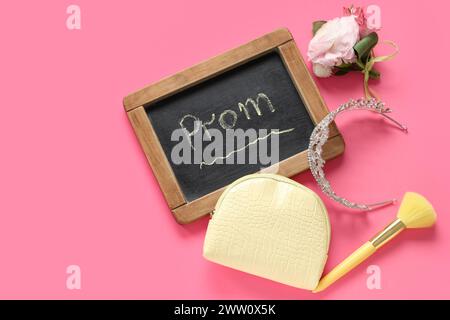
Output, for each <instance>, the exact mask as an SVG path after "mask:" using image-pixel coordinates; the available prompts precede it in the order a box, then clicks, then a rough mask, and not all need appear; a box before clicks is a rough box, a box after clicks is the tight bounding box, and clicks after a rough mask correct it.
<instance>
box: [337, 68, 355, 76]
mask: <svg viewBox="0 0 450 320" xmlns="http://www.w3.org/2000/svg"><path fill="white" fill-rule="evenodd" d="M350 71H351V70H346V69H338V70H336V71H335V72H334V73H333V74H334V75H335V76H343V75H344V74H347V73H349V72H350Z"/></svg>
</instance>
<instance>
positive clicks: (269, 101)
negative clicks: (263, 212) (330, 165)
mask: <svg viewBox="0 0 450 320" xmlns="http://www.w3.org/2000/svg"><path fill="white" fill-rule="evenodd" d="M193 49H194V50H195V48H193ZM123 106H124V108H125V111H126V113H127V116H128V119H129V121H130V123H131V125H132V127H133V130H134V132H135V134H136V137H137V138H138V140H139V143H140V145H141V147H142V150H143V151H144V154H145V156H146V158H147V160H148V163H149V164H150V166H151V168H152V170H153V173H154V175H155V178H156V180H157V181H158V184H159V187H160V189H161V192H162V194H163V195H164V198H165V200H166V202H167V205H168V207H169V208H170V210H171V212H172V213H173V216H174V218H175V219H176V220H177V222H179V223H181V224H185V223H190V222H192V221H194V220H196V219H198V218H200V217H202V216H205V215H207V214H209V213H211V212H212V211H213V210H214V207H215V205H216V203H217V200H218V199H219V197H220V195H221V194H222V192H223V191H224V189H225V187H226V186H227V185H228V184H230V183H231V182H233V181H234V180H236V179H238V178H240V177H242V176H244V175H247V174H250V173H255V172H257V171H260V170H261V169H263V168H266V167H269V172H276V173H278V174H280V175H283V176H286V177H291V176H293V175H295V174H297V173H299V172H301V171H304V170H306V169H308V167H309V163H308V157H307V146H308V142H309V136H310V134H311V132H312V130H313V127H314V126H315V125H316V124H317V123H318V122H319V121H320V120H322V119H323V118H324V117H325V116H326V115H327V114H328V112H329V111H328V109H327V107H326V105H325V103H324V101H323V99H322V98H321V96H320V93H319V91H318V89H317V87H316V85H315V83H314V81H313V78H312V77H311V75H310V73H309V71H308V68H307V66H306V64H305V62H304V61H303V59H302V57H301V55H300V52H299V50H298V47H297V45H296V44H295V41H294V39H293V37H292V34H291V33H290V32H289V30H287V29H286V28H282V29H277V30H275V31H273V32H270V33H268V34H265V35H263V36H261V37H259V38H256V39H254V40H252V41H250V42H248V43H246V44H243V45H241V46H239V47H236V48H234V49H231V50H229V51H226V52H224V53H222V54H220V55H217V56H215V57H212V58H210V59H207V60H205V61H203V62H201V63H199V64H196V65H194V66H191V67H189V68H187V69H184V70H182V71H180V72H178V73H176V74H174V75H172V76H169V77H166V78H163V79H161V80H160V81H157V82H155V83H153V84H149V85H147V86H146V87H144V88H142V89H140V90H137V91H135V92H133V93H131V94H129V95H127V96H126V97H124V100H123ZM194 120H198V122H195V121H194ZM180 132H181V133H180ZM230 132H231V133H232V134H229V133H230ZM194 133H195V134H194ZM239 133H240V134H239ZM243 136H244V137H245V139H243ZM183 138H184V139H183ZM198 138H199V139H198ZM202 138H204V139H202ZM180 140H181V141H184V143H183V142H181V141H180ZM276 142H278V145H277V146H275V143H276ZM199 143H200V144H201V146H199ZM180 146H181V148H180ZM230 147H231V148H230ZM277 151H278V152H277ZM323 151H324V152H323V156H324V158H325V159H326V160H328V159H331V158H334V157H336V156H338V155H340V154H341V153H342V152H343V151H344V141H343V139H342V136H341V135H340V133H339V131H338V130H337V128H336V126H335V125H334V124H331V125H330V135H329V138H328V141H327V143H326V144H325V145H324V147H323ZM276 155H277V156H278V157H277V156H276ZM152 192H153V191H152Z"/></svg>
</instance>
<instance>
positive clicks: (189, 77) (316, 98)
mask: <svg viewBox="0 0 450 320" xmlns="http://www.w3.org/2000/svg"><path fill="white" fill-rule="evenodd" d="M274 51H275V52H277V53H278V54H279V55H280V57H281V59H282V61H283V64H284V67H285V68H286V70H287V71H288V73H289V76H290V78H291V80H292V83H293V84H294V86H295V89H296V90H297V92H298V94H299V96H300V97H301V100H302V101H303V104H304V105H305V107H306V109H307V111H308V114H309V117H310V118H311V120H312V122H313V124H314V125H316V124H317V123H318V122H319V121H320V120H322V119H323V118H324V117H325V116H326V115H327V114H328V112H329V111H328V109H327V107H326V106H325V103H324V101H323V99H322V97H321V96H320V94H319V91H318V89H317V87H316V85H315V83H314V81H313V79H312V77H311V75H310V73H309V72H308V69H307V67H306V65H305V63H304V61H303V59H302V57H301V55H300V53H299V51H298V48H297V46H296V44H295V42H294V40H293V38H292V35H291V34H290V32H289V31H288V30H287V29H279V30H276V31H274V32H272V33H269V34H267V35H264V36H262V37H260V38H258V39H255V40H253V41H251V42H249V43H247V44H244V45H242V46H240V47H238V48H235V49H232V50H230V51H228V52H225V53H223V54H221V55H218V56H216V57H213V58H211V59H209V60H207V61H204V62H202V63H199V64H197V65H195V66H193V67H191V68H188V69H186V70H184V71H181V72H179V73H177V74H175V75H173V76H170V77H167V78H164V79H163V80H161V81H159V82H156V83H154V84H151V85H149V86H147V87H145V88H143V89H141V90H139V91H137V92H135V93H132V94H130V95H128V96H126V97H125V98H124V100H123V105H124V108H125V111H126V112H127V115H128V118H129V121H130V122H131V125H132V127H133V129H134V131H135V133H136V136H137V138H138V140H139V142H140V144H141V146H142V149H143V151H144V153H145V156H146V158H147V160H148V162H149V164H150V166H151V167H152V169H153V172H154V175H155V177H156V179H157V181H158V183H159V185H160V188H161V190H162V192H163V194H164V197H165V199H166V201H167V203H168V206H169V208H170V210H171V211H172V212H173V214H174V216H175V219H176V220H177V221H178V222H179V223H181V224H185V223H189V222H192V221H194V220H196V219H198V218H200V217H202V216H204V215H207V214H209V213H211V212H212V211H213V209H214V206H215V204H216V202H217V200H218V198H219V196H220V194H221V193H222V192H223V190H224V188H225V187H222V188H220V189H217V190H215V191H213V192H210V193H208V194H206V195H204V196H201V197H200V198H198V199H194V200H192V201H188V200H187V199H186V197H185V196H184V194H183V191H182V188H181V187H180V184H179V182H178V180H177V177H176V175H175V174H174V171H173V170H172V167H171V164H170V162H169V159H168V158H167V156H166V154H165V152H164V150H163V147H162V145H161V142H160V140H159V138H158V135H157V133H156V132H155V129H154V126H153V125H152V123H151V121H150V119H149V116H148V114H147V112H146V108H151V107H152V104H153V103H157V102H159V101H162V100H164V99H166V98H168V97H171V96H173V95H175V94H177V93H180V92H182V91H184V90H186V89H188V88H192V87H195V86H197V85H199V84H200V83H204V82H207V81H208V80H210V79H212V78H215V77H217V76H218V75H221V74H224V73H226V72H227V71H229V70H232V69H234V68H238V67H239V66H242V65H245V64H246V63H248V62H250V61H253V60H255V59H257V58H259V57H262V56H264V55H265V54H268V53H270V52H274ZM343 151H344V140H343V139H342V136H341V135H340V133H339V131H338V129H337V127H336V126H335V124H334V123H333V124H332V125H331V126H330V136H329V140H328V142H327V143H326V144H325V146H324V157H325V158H326V159H331V158H334V157H336V156H338V155H339V154H341V153H342V152H343ZM277 165H278V169H277V173H278V174H281V175H284V176H287V177H291V176H293V175H295V174H297V173H300V172H301V171H304V170H306V169H308V167H309V166H308V160H307V150H303V151H302V152H299V153H298V154H295V155H294V156H291V157H289V158H287V159H284V160H282V161H280V162H279V163H278V164H277Z"/></svg>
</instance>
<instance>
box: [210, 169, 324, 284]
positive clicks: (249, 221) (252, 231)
mask: <svg viewBox="0 0 450 320" xmlns="http://www.w3.org/2000/svg"><path fill="white" fill-rule="evenodd" d="M329 242H330V224H329V220H328V214H327V210H326V208H325V206H324V204H323V202H322V200H321V199H320V198H319V197H318V196H317V194H316V193H314V192H313V191H312V190H310V189H308V188H306V187H305V186H303V185H301V184H299V183H297V182H295V181H293V180H291V179H288V178H285V177H282V176H279V175H275V174H251V175H248V176H245V177H242V178H240V179H238V180H236V181H235V182H234V183H232V184H231V185H229V186H228V187H227V188H226V189H225V191H224V192H223V194H222V195H221V197H220V198H219V200H218V202H217V204H216V207H215V210H214V213H213V215H212V218H211V220H210V221H209V225H208V230H207V232H206V237H205V242H204V246H203V256H204V257H205V258H206V259H207V260H210V261H212V262H215V263H218V264H221V265H224V266H227V267H231V268H233V269H237V270H241V271H244V272H247V273H251V274H254V275H257V276H260V277H263V278H267V279H270V280H273V281H277V282H280V283H283V284H287V285H290V286H294V287H297V288H302V289H307V290H313V289H315V288H316V286H317V284H318V282H319V279H320V277H321V275H322V272H323V268H324V266H325V262H326V260H327V257H328V247H329Z"/></svg>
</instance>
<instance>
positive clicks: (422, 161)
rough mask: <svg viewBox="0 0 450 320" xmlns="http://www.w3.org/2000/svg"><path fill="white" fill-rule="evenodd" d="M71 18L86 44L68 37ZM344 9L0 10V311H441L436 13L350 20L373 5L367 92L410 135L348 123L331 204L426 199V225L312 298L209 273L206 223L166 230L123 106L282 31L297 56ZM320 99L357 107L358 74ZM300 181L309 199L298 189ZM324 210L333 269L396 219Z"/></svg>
mask: <svg viewBox="0 0 450 320" xmlns="http://www.w3.org/2000/svg"><path fill="white" fill-rule="evenodd" d="M72 3H74V4H77V5H79V6H80V7H81V17H82V29H81V30H79V31H77V30H75V31H70V30H68V29H67V28H66V25H65V21H66V18H67V14H66V8H67V6H68V5H69V4H72ZM347 4H350V2H348V1H320V0H315V1H298V0H292V1H285V0H278V1H275V2H274V1H261V0H258V1H235V0H229V1H220V2H219V1H159V2H156V1H87V0H77V1H45V2H39V1H3V2H2V10H1V11H0V39H1V40H0V41H1V51H0V58H1V59H0V70H1V71H0V79H1V80H0V81H1V82H0V86H1V97H2V115H1V117H0V147H1V154H0V219H1V220H0V259H1V260H0V298H70V299H72V298H73V299H77V298H183V299H184V298H186V299H187V298H193V299H197V298H201V299H208V298H210V299H219V298H235V299H240V298H250V299H253V298H256V299H263V298H271V299H311V298H321V299H344V298H355V299H361V298H368V299H390V298H450V288H449V287H448V286H449V284H450V272H449V268H450V259H449V252H450V250H449V249H450V248H449V240H450V232H449V231H450V230H449V222H450V205H449V191H448V190H449V189H448V185H447V183H448V181H449V180H450V174H449V169H448V165H449V161H450V158H449V152H448V143H449V142H448V141H449V138H450V134H449V130H448V127H449V116H450V112H449V106H448V103H447V101H446V100H444V98H445V97H446V96H447V94H448V74H449V71H450V70H449V68H448V63H447V61H446V59H447V57H448V52H449V49H450V48H449V44H448V41H445V42H444V39H447V32H448V24H447V22H446V21H447V19H448V12H449V11H448V10H449V9H450V7H449V6H448V3H447V2H446V1H427V2H426V6H425V5H420V6H415V5H413V4H412V3H410V4H408V5H405V4H403V2H400V1H382V0H379V1H376V2H366V1H361V2H359V3H357V4H359V5H368V4H376V5H378V6H380V8H381V18H382V26H383V29H382V31H381V32H380V33H379V34H380V37H381V39H389V40H394V41H395V42H396V43H397V44H398V45H399V47H400V54H399V55H398V56H397V57H396V58H395V59H394V60H392V61H389V62H385V63H382V64H380V65H377V67H378V68H379V70H380V71H381V72H382V80H381V81H380V82H379V83H377V84H374V85H373V87H374V89H375V90H376V91H377V92H378V93H379V94H380V95H381V96H382V97H383V99H384V100H385V101H386V102H387V103H388V104H389V105H390V106H391V107H392V108H393V109H394V110H395V114H394V116H395V117H396V118H397V119H399V120H400V121H402V122H405V123H407V124H408V126H409V129H410V132H409V134H403V133H402V132H400V131H399V130H396V129H395V128H393V127H392V126H390V125H388V124H386V123H385V121H384V120H382V119H380V118H379V117H376V116H371V115H368V114H366V113H358V114H352V115H350V114H349V115H348V116H344V117H343V118H340V119H339V120H338V125H339V128H340V129H341V132H342V133H343V135H344V137H345V140H346V142H347V149H346V152H345V154H344V155H343V156H342V157H340V158H338V159H336V160H333V161H330V163H329V164H328V165H327V168H326V169H327V173H328V176H329V179H330V180H331V181H332V183H333V185H334V187H335V188H336V190H337V191H338V192H339V193H341V194H343V195H346V196H348V197H351V198H352V199H354V200H358V201H361V202H371V201H377V200H383V199H388V198H390V197H397V198H401V197H402V195H403V193H404V192H405V191H417V192H419V193H422V194H423V195H425V196H426V197H427V198H429V200H430V201H431V202H432V203H433V204H434V206H435V208H436V211H437V213H438V223H437V226H436V227H435V228H434V229H432V230H408V231H406V232H404V233H403V234H401V235H400V236H399V237H398V239H396V240H395V241H394V242H393V243H391V244H390V245H389V246H387V247H385V248H383V250H382V251H380V252H379V253H377V254H376V256H374V257H372V259H371V260H370V261H368V262H366V263H364V264H363V265H362V266H361V267H359V268H358V269H356V270H355V271H354V272H352V273H351V274H349V275H348V277H347V278H345V279H343V280H341V281H339V282H338V283H336V285H334V286H333V287H331V288H330V289H329V290H327V291H325V292H323V293H321V294H319V295H313V294H311V293H309V292H307V291H303V290H298V289H294V288H290V287H287V286H283V285H280V284H277V283H274V282H271V281H268V280H264V279H260V278H257V277H254V276H251V275H248V274H244V273H241V272H238V271H234V270H231V269H228V268H225V267H221V266H218V265H215V264H213V263H210V262H207V261H206V260H204V259H203V258H202V245H203V238H204V234H205V230H206V226H207V223H208V219H207V218H205V219H202V220H200V221H198V222H196V223H193V224H191V225H187V226H180V225H178V224H177V223H176V222H175V220H174V219H173V218H172V216H171V213H170V211H169V210H168V208H167V206H166V203H165V201H164V199H163V197H162V194H161V193H160V191H159V188H158V185H157V183H156V181H155V178H154V176H153V174H152V171H151V169H150V167H149V166H148V164H147V162H146V159H145V157H144V155H143V152H142V151H141V149H140V146H139V145H138V142H137V140H136V138H135V136H134V133H133V131H132V129H131V127H130V125H129V123H128V120H127V117H126V114H125V112H124V110H123V107H122V98H123V97H124V96H125V95H126V94H128V93H131V92H133V91H134V90H136V89H138V88H140V87H142V86H144V85H146V84H148V83H151V82H154V81H157V80H159V79H160V78H162V77H164V76H167V75H170V74H173V73H175V72H177V71H179V70H181V69H183V68H186V67H189V66H191V65H193V64H195V63H197V62H199V61H202V60H205V59H207V58H209V57H211V56H213V55H216V54H218V53H221V52H223V51H226V50H228V49H230V48H233V47H235V46H237V45H240V44H242V43H245V42H247V41H249V40H251V39H253V38H256V37H258V36H260V35H263V34H265V33H267V32H270V31H272V30H274V29H276V28H278V27H288V28H289V29H290V31H291V32H292V34H293V36H294V37H295V39H296V41H297V43H298V46H299V48H300V51H301V52H302V54H303V55H305V54H306V48H307V44H308V41H309V39H310V37H311V35H310V30H311V22H312V21H313V20H317V19H331V18H333V17H335V16H338V15H340V14H341V10H342V6H343V5H347ZM384 51H386V52H388V49H386V50H384ZM378 52H380V53H381V51H380V50H379V51H378ZM317 82H318V85H319V88H320V91H321V93H322V95H323V97H324V99H325V101H326V102H327V104H328V106H329V107H330V109H334V108H336V107H337V105H338V104H339V103H342V102H344V101H346V100H347V99H348V98H350V97H353V98H356V97H359V96H361V95H362V94H363V91H362V78H361V75H359V74H353V75H350V76H346V77H344V78H331V79H323V80H320V81H317ZM295 180H297V181H299V182H301V183H303V184H305V185H306V186H308V187H310V188H312V189H313V190H316V191H318V188H317V187H316V185H315V183H314V181H313V179H312V177H311V174H310V173H309V172H305V173H303V174H301V175H299V176H297V177H295ZM320 195H321V197H322V198H323V199H324V201H325V203H326V205H327V207H328V209H329V216H330V220H331V224H332V242H331V248H330V257H329V260H328V264H327V267H326V270H330V269H331V268H332V267H333V266H334V265H336V264H337V263H338V262H339V261H341V260H342V259H343V258H344V257H346V256H347V254H349V253H350V252H351V251H352V250H353V249H355V248H356V247H358V246H359V245H360V244H362V243H363V242H364V241H366V240H368V239H369V238H370V237H371V236H372V235H373V233H375V232H376V231H378V230H379V229H381V228H382V227H383V226H384V225H385V224H386V223H387V222H389V221H390V220H391V218H393V217H394V216H395V212H396V210H397V206H396V207H388V208H385V209H383V210H379V211H376V212H372V213H368V214H364V213H354V212H350V211H348V210H345V209H343V208H342V207H339V206H336V205H335V204H333V203H331V202H330V201H328V200H327V199H325V198H324V197H323V195H322V194H320ZM71 264H76V265H79V266H80V267H81V270H82V289H81V290H68V289H67V288H66V277H67V275H66V267H67V266H68V265H71ZM371 264H376V265H378V266H379V267H380V268H381V272H382V273H381V276H382V278H381V283H382V289H381V290H369V289H367V287H366V279H367V274H366V269H367V267H368V266H369V265H371Z"/></svg>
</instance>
